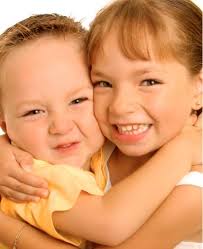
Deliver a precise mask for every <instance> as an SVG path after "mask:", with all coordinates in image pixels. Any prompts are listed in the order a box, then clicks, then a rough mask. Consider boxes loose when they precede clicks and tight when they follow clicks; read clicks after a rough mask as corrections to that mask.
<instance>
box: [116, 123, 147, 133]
mask: <svg viewBox="0 0 203 249" xmlns="http://www.w3.org/2000/svg"><path fill="white" fill-rule="evenodd" d="M117 128H118V131H119V133H121V134H127V135H137V134H139V133H142V132H144V131H146V130H147V129H148V128H149V124H134V125H117Z"/></svg>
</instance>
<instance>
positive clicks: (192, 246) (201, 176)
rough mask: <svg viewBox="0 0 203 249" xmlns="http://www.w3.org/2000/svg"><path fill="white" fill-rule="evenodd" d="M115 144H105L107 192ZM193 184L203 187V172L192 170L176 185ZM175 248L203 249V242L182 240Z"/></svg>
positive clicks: (109, 186) (109, 184)
mask: <svg viewBox="0 0 203 249" xmlns="http://www.w3.org/2000/svg"><path fill="white" fill-rule="evenodd" d="M114 148H115V146H114V145H112V144H110V143H109V144H108V143H107V145H106V146H105V151H104V154H105V160H106V172H107V184H106V188H105V192H107V191H108V190H109V189H110V188H111V186H112V185H111V180H110V174H109V170H108V160H109V158H110V156H111V154H112V152H113V150H114ZM180 185H193V186H196V187H200V188H203V173H200V172H197V171H191V172H189V173H188V174H187V175H185V176H184V177H183V178H182V180H181V181H180V182H179V183H178V184H177V185H176V186H180ZM174 249H203V243H197V242H184V241H182V242H181V243H180V244H178V245H177V246H176V247H175V248H174Z"/></svg>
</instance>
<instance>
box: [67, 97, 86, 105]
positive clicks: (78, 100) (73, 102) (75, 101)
mask: <svg viewBox="0 0 203 249" xmlns="http://www.w3.org/2000/svg"><path fill="white" fill-rule="evenodd" d="M86 100H88V98H87V97H81V98H77V99H74V100H72V101H71V103H70V104H71V105H78V104H80V103H82V102H84V101H86Z"/></svg>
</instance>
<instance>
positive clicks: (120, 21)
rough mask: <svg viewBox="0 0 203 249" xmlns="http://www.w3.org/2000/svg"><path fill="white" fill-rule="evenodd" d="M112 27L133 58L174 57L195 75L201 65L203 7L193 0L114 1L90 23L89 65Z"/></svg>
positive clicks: (121, 45) (123, 50)
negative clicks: (202, 13) (202, 14)
mask: <svg viewBox="0 0 203 249" xmlns="http://www.w3.org/2000/svg"><path fill="white" fill-rule="evenodd" d="M112 28H114V30H116V35H117V36H118V37H117V38H118V41H119V45H120V48H121V50H122V52H123V53H124V54H125V55H126V56H127V57H128V58H130V59H136V58H141V59H146V60H148V59H150V58H152V56H158V58H159V59H165V58H170V57H172V58H174V57H175V58H176V59H177V60H178V61H179V62H180V63H182V64H184V65H185V66H186V67H187V69H188V70H189V71H190V73H191V74H192V75H193V74H197V73H199V72H200V70H201V68H202V16H201V10H200V9H199V8H198V7H197V6H196V5H195V4H194V3H192V2H191V1H190V0H116V1H114V2H113V3H112V4H110V5H109V6H107V7H106V8H104V9H102V10H101V11H100V12H99V13H98V14H97V16H96V18H95V20H94V21H93V22H92V24H91V27H90V33H89V37H88V47H87V48H88V58H89V63H90V65H91V62H92V61H93V60H94V58H95V56H96V54H97V53H98V52H100V51H101V50H102V43H103V41H104V39H105V38H106V37H107V36H108V34H109V33H110V32H112ZM150 48H152V49H150ZM151 51H152V52H155V54H153V55H152V54H151Z"/></svg>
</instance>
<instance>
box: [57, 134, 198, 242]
mask: <svg viewBox="0 0 203 249" xmlns="http://www.w3.org/2000/svg"><path fill="white" fill-rule="evenodd" d="M196 136H197V137H198V141H199V142H198V145H200V143H201V141H200V134H198V135H197V134H196ZM186 138H187V139H186ZM192 144H193V145H194V141H191V139H188V137H187V136H185V137H184V136H180V137H177V138H175V139H174V140H172V141H171V142H169V143H168V144H167V145H165V146H164V147H163V148H161V149H160V150H159V151H158V152H157V153H156V154H155V155H154V156H153V157H152V158H151V159H150V160H149V161H148V162H147V163H146V164H145V165H144V166H142V167H141V168H140V169H138V170H137V171H136V172H134V173H133V174H132V175H130V176H129V177H127V178H126V179H124V180H123V181H121V182H119V183H118V184H117V185H116V186H114V187H113V188H112V189H111V190H110V191H109V192H108V193H107V194H105V195H104V196H103V197H97V196H91V195H88V194H85V193H82V194H81V195H80V197H79V198H78V201H77V203H76V205H74V207H73V208H72V209H71V210H69V211H64V212H55V213H54V214H53V221H54V224H55V227H56V228H57V229H58V230H59V231H62V232H65V233H69V234H73V235H77V236H81V237H83V238H85V239H87V240H90V241H94V242H97V243H99V244H106V245H111V246H112V245H118V244H120V243H121V242H123V241H124V240H126V239H127V238H128V237H130V236H131V235H132V234H133V233H134V232H135V231H137V230H138V228H139V227H140V226H141V225H142V224H143V223H144V222H145V221H146V220H147V219H148V218H149V217H150V215H151V214H152V213H153V212H154V211H155V209H156V208H157V207H158V206H159V205H160V204H161V202H162V201H163V200H164V199H165V198H166V196H167V195H168V194H169V193H170V191H172V189H173V188H174V186H175V185H176V183H177V182H178V181H179V180H180V179H181V177H182V176H183V175H184V174H185V173H186V172H187V171H189V168H190V165H191V164H192V163H191V151H192V150H193V148H192V147H191V145H192ZM196 144H197V142H196ZM195 150H196V151H197V150H198V149H197V147H195ZM183 153H184V157H182V156H180V155H182V154H183ZM199 158H201V152H199ZM177 165H178V167H177ZM64 220H67V221H68V222H67V223H66V222H64ZM87 226H88V229H87Z"/></svg>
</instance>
